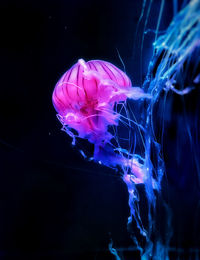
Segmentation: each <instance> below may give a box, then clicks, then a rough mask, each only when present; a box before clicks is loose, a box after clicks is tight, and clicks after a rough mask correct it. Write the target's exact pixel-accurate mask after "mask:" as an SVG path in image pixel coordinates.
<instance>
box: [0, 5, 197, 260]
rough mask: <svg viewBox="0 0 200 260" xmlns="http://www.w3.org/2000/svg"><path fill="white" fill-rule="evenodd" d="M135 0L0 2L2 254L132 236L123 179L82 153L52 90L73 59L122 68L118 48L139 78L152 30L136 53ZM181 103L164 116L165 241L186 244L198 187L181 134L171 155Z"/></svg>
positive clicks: (75, 248) (91, 250) (167, 10)
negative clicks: (65, 128)
mask: <svg viewBox="0 0 200 260" xmlns="http://www.w3.org/2000/svg"><path fill="white" fill-rule="evenodd" d="M147 2H148V1H147ZM172 2H173V1H166V3H165V7H164V13H163V16H162V22H161V27H160V29H165V28H166V27H167V26H168V24H169V22H170V21H171V19H172V17H173V8H172ZM142 3H143V2H142V1H133V0H124V1H114V0H111V1H106V0H102V1H90V0H85V1H80V0H74V1H69V0H65V1H64V0H57V1H51V0H49V1H47V0H44V1H37V0H36V1H32V0H30V1H11V0H9V1H1V4H0V27H1V30H0V35H1V40H0V56H1V58H0V60H1V61H0V62H1V94H0V118H1V125H0V259H7V258H11V259H18V258H19V259H23V258H25V259H44V258H45V257H48V259H83V257H87V259H112V256H110V254H109V253H108V252H107V247H108V243H109V239H110V237H112V239H113V241H114V246H115V247H118V248H119V247H128V246H131V245H132V242H131V240H130V237H129V234H128V233H127V228H126V222H127V217H128V215H129V209H128V205H127V204H128V194H127V191H126V187H125V185H124V184H123V182H122V180H121V179H120V178H119V177H117V176H116V174H115V172H114V171H112V170H111V169H108V168H105V167H102V166H100V165H97V164H94V163H92V162H87V161H85V160H84V159H83V158H82V157H81V155H80V153H79V152H78V150H77V149H76V147H72V146H71V139H70V138H69V137H68V136H67V134H65V133H64V132H62V131H60V128H61V125H60V123H59V122H58V120H57V118H56V112H55V111H54V108H53V106H52V101H51V95H52V91H53V89H54V86H55V84H56V82H57V81H58V79H59V78H60V77H61V75H62V74H63V73H64V72H65V71H66V70H67V69H69V68H70V67H71V66H72V65H73V64H74V63H75V62H77V60H78V59H79V58H84V59H85V60H89V59H103V60H108V61H110V62H113V63H114V64H115V65H117V66H118V67H120V68H121V69H123V66H122V64H121V62H120V59H119V57H118V54H117V50H118V51H119V53H120V55H121V57H122V59H123V61H124V63H125V65H126V71H127V74H128V75H129V76H130V78H131V79H132V81H133V84H134V85H140V84H141V82H142V81H143V79H144V76H145V74H146V71H147V66H148V62H149V59H150V57H151V54H152V48H151V46H152V41H153V39H154V35H153V34H152V33H149V34H147V35H146V36H145V39H144V48H143V53H142V57H141V53H140V46H141V37H142V35H143V28H144V20H142V22H141V26H140V27H139V29H138V36H137V37H135V31H136V26H137V23H138V20H139V17H140V13H141V8H142ZM179 7H180V5H179ZM145 10H146V9H145ZM159 10H160V1H159V0H156V1H154V2H153V6H152V10H151V13H150V17H149V23H148V26H147V28H150V29H155V27H156V24H157V18H158V14H159ZM134 39H135V40H134ZM134 44H135V45H134ZM133 53H134V55H133ZM140 58H141V60H140ZM140 61H142V62H140ZM141 68H142V72H141ZM188 102H189V101H188ZM194 110H195V109H194ZM172 112H173V111H172ZM181 112H182V111H175V112H173V115H174V117H173V118H172V119H173V120H172V121H171V123H168V125H167V133H166V135H165V138H166V139H165V140H167V141H166V143H165V147H166V148H165V159H166V168H167V169H168V171H167V172H168V176H167V179H168V186H167V187H165V188H166V189H167V193H168V200H169V203H170V206H171V207H172V211H173V222H172V226H173V229H174V236H173V238H172V244H171V246H172V247H173V248H175V250H176V248H180V247H181V248H183V250H186V251H187V250H189V248H193V247H195V248H196V247H198V245H199V237H197V234H196V233H198V232H197V230H198V227H197V225H196V224H195V221H197V219H198V213H199V211H198V210H197V208H198V205H199V204H198V200H199V192H198V187H196V186H195V183H196V179H195V178H193V179H192V177H191V173H190V171H194V169H192V168H191V165H193V162H192V161H191V162H190V160H187V158H188V153H190V152H189V149H190V144H189V142H187V141H186V143H185V145H182V146H181V147H182V151H185V153H184V152H183V155H180V156H179V157H180V158H179V160H180V161H181V159H183V160H184V162H185V161H187V162H188V164H184V167H183V164H182V163H179V164H178V165H179V166H177V164H176V159H175V158H176V157H175V156H176V155H177V152H176V151H175V149H176V147H175V145H174V142H175V140H177V136H178V135H179V134H178V133H177V131H176V130H177V127H176V126H177V125H176V124H177V120H176V115H178V114H180V113H181ZM194 120H195V118H194ZM167 122H168V121H167ZM181 140H182V139H181V138H180V142H181ZM186 151H188V152H186ZM180 165H181V166H182V168H180V167H181V166H180ZM185 165H186V166H185ZM177 167H179V168H178V170H177ZM184 171H185V173H184ZM177 173H178V174H177ZM192 176H193V175H192ZM195 215H196V216H195ZM129 254H131V253H130V252H129ZM95 257H96V258H95ZM127 257H128V253H127Z"/></svg>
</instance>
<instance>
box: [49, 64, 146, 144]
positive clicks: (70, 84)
mask: <svg viewBox="0 0 200 260" xmlns="http://www.w3.org/2000/svg"><path fill="white" fill-rule="evenodd" d="M142 96H146V94H144V93H143V91H142V89H140V88H132V87H131V81H130V79H129V78H128V76H127V75H126V74H125V73H124V72H123V71H121V70H120V69H118V68H117V67H115V66H114V65H113V64H111V63H109V62H107V61H101V60H91V61H88V62H85V61H84V60H83V59H80V60H79V61H78V62H77V63H76V64H75V65H74V66H72V68H71V69H69V70H68V71H67V72H66V73H65V74H64V75H63V76H62V77H61V79H60V80H59V81H58V83H57V84H56V86H55V89H54V92H53V104H54V107H55V109H56V111H57V112H58V118H59V120H60V121H61V123H62V124H63V126H64V128H65V130H67V132H68V134H70V135H71V136H72V137H74V136H75V135H74V134H73V133H72V132H71V131H70V128H71V129H74V130H76V131H77V133H78V137H80V138H86V139H88V140H89V141H90V142H91V143H94V144H97V143H98V144H100V143H101V142H104V143H105V142H108V141H109V140H110V139H111V138H112V136H111V134H110V133H108V132H107V127H108V125H117V123H118V118H119V115H118V114H116V112H115V111H114V104H115V103H118V102H120V101H125V100H126V99H127V97H130V98H134V99H138V98H140V97H142Z"/></svg>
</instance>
